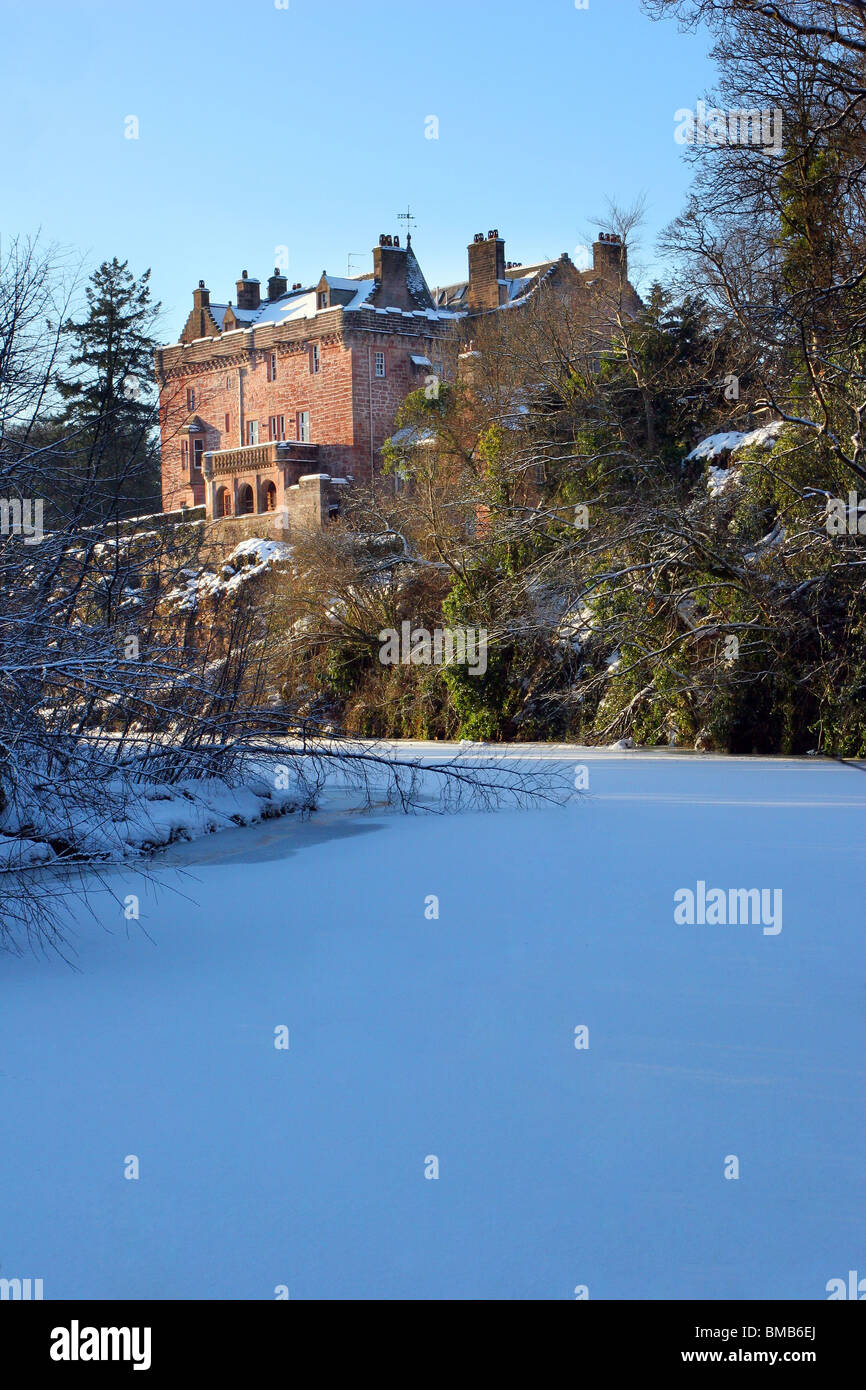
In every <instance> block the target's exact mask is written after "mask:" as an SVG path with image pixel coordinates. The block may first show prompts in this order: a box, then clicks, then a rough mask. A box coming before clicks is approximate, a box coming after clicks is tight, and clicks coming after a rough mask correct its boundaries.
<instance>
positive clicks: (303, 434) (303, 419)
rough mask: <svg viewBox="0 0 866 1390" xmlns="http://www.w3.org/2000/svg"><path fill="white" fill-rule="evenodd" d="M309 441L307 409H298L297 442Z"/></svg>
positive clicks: (305, 442)
mask: <svg viewBox="0 0 866 1390" xmlns="http://www.w3.org/2000/svg"><path fill="white" fill-rule="evenodd" d="M309 442H310V412H309V410H299V411H298V443H299V444H309Z"/></svg>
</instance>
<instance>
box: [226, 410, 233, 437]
mask: <svg viewBox="0 0 866 1390" xmlns="http://www.w3.org/2000/svg"><path fill="white" fill-rule="evenodd" d="M231 427H232V417H231V416H230V415H229V413H228V411H226V430H225V432H226V434H228V432H229V430H230V429H231Z"/></svg>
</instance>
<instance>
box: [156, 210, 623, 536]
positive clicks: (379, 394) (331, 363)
mask: <svg viewBox="0 0 866 1390" xmlns="http://www.w3.org/2000/svg"><path fill="white" fill-rule="evenodd" d="M624 270H625V248H624V247H623V246H622V245H621V243H620V242H619V240H618V239H617V238H616V237H613V236H606V235H604V234H602V235H601V236H600V238H599V239H598V241H596V242H595V244H594V245H593V268H592V270H590V271H580V270H578V269H577V268H576V267H575V265H574V264H573V262H572V261H571V260H570V258H569V257H568V256H567V255H565V254H563V255H562V256H561V257H560V258H559V260H557V261H545V262H540V263H537V264H534V265H523V266H522V265H516V264H514V263H511V262H508V263H506V260H505V242H504V240H503V239H502V238H501V237H500V236H499V233H498V232H495V231H494V232H488V234H487V236H486V237H485V236H484V235H483V234H479V235H477V236H476V237H475V239H474V241H473V242H472V243H471V244H470V246H469V278H468V280H466V281H462V282H460V283H459V284H455V285H451V286H448V287H447V288H445V289H437V290H434V291H432V292H431V291H430V289H429V288H428V285H427V282H426V280H425V279H424V275H423V273H422V271H421V267H420V265H419V264H418V261H417V259H416V257H415V253H414V251H413V250H412V245H411V238H410V237H407V244H406V246H405V247H402V246H401V245H400V241H399V238H398V237H390V236H381V237H380V238H379V245H378V246H377V247H375V249H374V251H373V270H372V273H370V274H367V275H361V276H358V277H357V278H354V279H351V278H345V277H342V276H334V275H328V274H327V273H323V274H322V277H321V279H320V280H319V281H318V283H317V284H315V285H307V286H303V285H301V284H294V285H292V287H291V288H289V285H288V281H287V279H286V277H285V276H283V275H281V274H279V272H278V271H276V270H275V271H274V274H273V275H272V276H271V277H270V279H269V280H268V293H267V298H266V299H262V298H261V287H260V283H259V281H258V280H256V279H252V278H250V277H249V276H248V275H247V272H246V271H244V272H243V275H242V277H241V279H240V280H238V282H237V300H236V303H234V304H231V303H228V304H212V303H211V299H210V291H209V290H207V289H206V288H205V284H204V281H203V280H200V281H199V287H198V289H197V290H195V291H194V292H193V308H192V312H191V313H190V315H189V318H188V319H187V321H186V324H185V325H184V329H183V332H182V333H181V335H180V341H179V342H178V343H176V344H174V345H172V346H169V347H164V348H161V349H160V350H159V351H158V353H157V354H156V370H157V378H158V381H159V387H160V407H161V408H160V420H161V433H162V500H163V508H164V510H165V511H174V510H176V509H177V508H181V507H192V506H201V505H202V504H203V505H204V506H205V508H206V514H207V516H208V518H210V519H217V518H220V517H235V516H245V515H250V514H255V513H276V514H277V515H276V516H274V517H273V518H271V520H272V521H274V522H277V521H278V519H279V520H281V522H282V525H283V527H285V528H287V529H290V528H291V526H292V525H293V524H299V525H321V524H322V523H323V522H325V521H327V519H328V517H329V516H333V515H335V514H336V513H338V512H339V510H340V499H341V492H342V489H344V488H345V487H346V486H347V484H348V483H350V482H351V481H353V480H358V481H369V480H371V479H372V478H373V477H374V476H375V475H376V473H377V467H378V458H379V451H380V449H381V447H382V444H383V443H384V441H385V440H386V439H387V438H388V437H389V435H390V434H391V433H392V431H393V425H394V416H395V413H396V411H397V408H398V406H399V405H400V402H401V401H402V400H403V399H404V398H405V397H406V396H407V395H408V394H409V392H410V391H413V390H415V389H416V388H418V387H419V386H424V385H425V383H426V381H427V378H428V376H430V375H436V376H439V377H444V378H445V379H447V378H448V376H449V375H450V374H452V373H453V372H454V371H455V370H456V365H457V360H458V354H459V352H460V349H461V346H462V345H464V344H465V340H466V338H467V336H469V333H470V332H471V324H472V321H473V319H475V318H476V317H477V316H478V315H480V314H485V313H491V312H500V311H507V310H512V309H513V310H516V311H519V307H520V305H521V304H524V303H526V301H527V298H528V297H529V296H531V295H532V294H534V293H535V292H536V291H537V290H538V287H539V286H540V285H541V284H542V283H551V284H560V285H564V286H565V287H566V288H568V287H569V286H571V285H573V286H574V287H575V289H577V287H578V286H580V287H585V286H587V285H589V286H591V285H592V284H593V282H594V281H595V280H597V279H598V277H600V276H601V277H608V278H611V277H614V276H616V277H619V276H620V274H621V273H623V272H624ZM628 289H629V292H630V294H632V295H633V294H634V291H632V290H631V287H630V286H629V287H628ZM634 298H635V301H636V300H637V296H636V295H635V296H634ZM638 302H639V301H638Z"/></svg>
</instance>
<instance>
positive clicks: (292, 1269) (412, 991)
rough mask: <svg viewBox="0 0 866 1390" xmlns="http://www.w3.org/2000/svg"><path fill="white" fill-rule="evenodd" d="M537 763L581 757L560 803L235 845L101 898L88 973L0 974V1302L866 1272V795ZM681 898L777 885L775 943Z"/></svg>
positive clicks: (253, 834) (806, 1282)
mask: <svg viewBox="0 0 866 1390" xmlns="http://www.w3.org/2000/svg"><path fill="white" fill-rule="evenodd" d="M422 751H423V750H422ZM428 751H429V750H428ZM528 751H529V750H525V749H524V750H512V754H513V755H516V754H519V753H521V752H522V753H523V755H524V756H525V755H526V754H527V752H528ZM531 751H532V756H537V757H538V758H539V759H544V760H551V761H554V762H555V761H557V760H559V761H560V762H561V763H562V764H563V765H564V766H565V767H566V768H567V769H568V770H569V773H570V772H571V768H572V766H575V765H583V766H585V767H586V769H587V771H588V778H589V787H588V791H587V792H586V793H585V794H584V795H583V797H582V799H581V800H579V801H578V802H575V803H574V804H571V805H569V806H567V807H564V808H550V809H541V810H531V811H504V812H498V813H486V814H485V813H481V812H472V813H465V814H460V815H457V816H452V817H434V816H416V817H410V818H403V817H401V816H400V815H399V814H397V813H396V812H390V811H389V812H387V813H385V812H378V813H376V812H374V813H373V814H372V815H369V816H365V817H361V816H356V815H352V814H350V813H348V812H347V811H345V810H340V809H337V808H336V807H334V808H332V809H330V810H325V811H323V812H322V813H321V814H319V815H317V816H316V817H314V818H313V820H312V821H309V822H306V823H302V822H300V821H298V820H297V818H296V817H292V816H290V817H288V818H285V819H282V820H276V821H270V822H266V823H263V824H260V825H256V826H249V827H246V828H244V829H237V830H228V831H225V832H223V833H221V834H217V835H212V836H208V837H207V838H205V839H201V840H198V841H196V842H194V843H192V844H187V845H178V846H175V847H173V848H172V849H171V850H169V851H168V852H167V854H166V856H165V857H164V859H163V861H162V867H161V869H160V873H159V878H160V888H159V890H158V892H156V893H155V892H154V890H153V888H152V887H151V886H149V885H148V884H147V883H146V881H145V880H144V879H143V878H142V876H141V875H140V873H139V872H138V870H137V869H136V868H135V867H134V866H130V867H129V869H126V870H121V871H118V872H116V873H114V875H113V877H112V880H111V882H112V887H113V889H114V893H115V894H116V895H117V896H116V898H113V897H112V896H111V895H110V894H109V893H108V892H107V891H99V890H98V891H97V893H96V896H95V897H94V900H93V906H94V910H95V912H96V916H97V919H98V920H96V921H94V920H92V919H89V918H88V917H87V916H86V914H84V913H82V914H81V915H80V924H79V927H78V930H77V936H76V944H77V949H78V957H77V965H78V970H77V971H73V970H71V969H70V968H69V967H68V966H66V965H64V964H63V963H62V962H61V961H59V960H49V961H45V960H38V959H34V958H32V957H22V958H0V975H2V997H3V1048H2V1057H0V1114H2V1117H3V1118H2V1143H0V1192H2V1207H0V1277H3V1278H9V1279H11V1278H14V1277H20V1278H42V1279H43V1280H44V1293H45V1297H46V1298H77V1297H82V1298H152V1299H166V1298H168V1299H177V1298H244V1299H269V1298H273V1297H274V1296H275V1290H276V1289H277V1288H278V1287H279V1286H286V1287H287V1288H288V1290H289V1292H290V1296H291V1297H292V1298H293V1299H299V1298H323V1299H343V1298H362V1299H383V1298H397V1299H401V1298H410V1299H439V1298H482V1299H491V1298H493V1299H527V1298H530V1299H535V1298H542V1299H569V1298H573V1297H574V1296H575V1293H574V1291H575V1288H576V1287H578V1286H581V1285H585V1286H587V1288H588V1291H589V1296H590V1298H615V1299H628V1298H644V1297H649V1298H703V1299H721V1298H761V1299H773V1298H798V1299H823V1298H826V1297H827V1293H826V1292H825V1286H826V1284H827V1281H828V1280H830V1279H832V1278H837V1277H839V1278H843V1279H845V1278H847V1272H848V1270H849V1269H855V1268H856V1269H859V1270H860V1271H861V1274H862V1273H866V1215H864V1214H866V1200H864V1198H866V1176H864V1165H863V1162H862V1139H863V1091H862V1071H863V1055H864V1042H866V1036H864V1035H866V1015H864V1007H863V1006H864V997H866V994H864V990H866V979H864V949H863V941H864V913H863V905H862V904H863V881H864V857H866V836H864V811H866V776H864V775H863V772H862V771H860V770H857V769H854V768H849V767H844V766H841V765H837V764H832V763H824V762H818V761H810V760H803V761H783V760H769V759H760V760H759V759H754V760H751V759H723V758H712V757H702V758H695V757H686V756H682V755H677V754H670V755H666V754H649V753H639V752H638V753H635V752H621V753H617V752H589V751H587V752H582V751H578V750H574V749H569V750H562V749H551V748H545V749H536V750H531ZM435 752H436V754H437V756H438V755H439V754H440V753H441V750H440V749H437V750H435ZM579 780H580V779H579ZM698 882H703V883H705V884H706V885H707V888H708V890H709V888H711V887H721V888H724V889H725V890H728V889H731V888H733V889H736V888H740V887H743V888H751V887H758V888H768V889H773V890H775V889H780V890H782V894H783V916H782V929H781V930H780V931H778V932H776V933H775V934H772V932H768V931H766V930H765V929H764V926H762V925H761V924H760V923H758V924H750V925H734V926H717V925H693V926H688V925H680V924H678V923H677V922H675V920H674V894H675V893H676V892H677V890H678V889H685V888H690V889H692V890H693V891H697V884H698ZM133 894H135V895H138V896H139V897H140V899H141V922H140V924H139V923H136V922H135V921H129V922H127V921H126V920H125V919H124V916H123V908H122V903H123V901H124V899H126V898H128V896H129V895H133ZM431 895H435V896H436V897H438V900H439V906H438V913H439V915H438V918H435V917H432V916H429V915H427V916H425V910H426V912H427V913H428V914H429V913H431V912H432V910H433V909H432V906H430V904H429V898H430V897H431ZM281 1026H284V1027H285V1028H287V1029H288V1030H289V1033H288V1038H289V1047H288V1048H287V1049H278V1048H277V1047H275V1045H274V1043H275V1036H276V1035H275V1030H276V1029H279V1028H280V1027H281ZM581 1026H585V1027H586V1028H588V1030H589V1033H588V1041H589V1046H588V1047H586V1048H579V1047H576V1046H575V1041H576V1040H577V1041H580V1040H581V1038H582V1035H581V1034H577V1035H576V1033H575V1030H576V1029H577V1028H580V1027H581ZM132 1155H135V1156H137V1159H138V1162H139V1165H140V1176H139V1177H138V1179H137V1180H135V1179H128V1178H126V1177H125V1176H124V1169H125V1166H129V1157H130V1156H132ZM434 1156H435V1157H436V1159H438V1167H439V1176H438V1179H433V1178H426V1177H425V1168H426V1170H427V1171H428V1172H429V1171H432V1169H433V1166H434V1165H433V1163H432V1158H433V1157H434ZM732 1156H735V1157H736V1158H737V1159H738V1162H739V1177H738V1178H736V1179H730V1180H729V1179H726V1177H725V1168H726V1166H727V1168H728V1170H729V1171H731V1170H732V1168H733V1165H732V1162H731V1157H732Z"/></svg>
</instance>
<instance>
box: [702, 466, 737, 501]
mask: <svg viewBox="0 0 866 1390" xmlns="http://www.w3.org/2000/svg"><path fill="white" fill-rule="evenodd" d="M739 481H740V470H739V468H717V467H716V466H715V465H714V464H712V463H711V464H710V466H709V468H708V469H707V492H708V493H709V494H710V496H711V497H721V496H722V495H723V494H724V493H726V492H729V491H730V490H731V489H732V488H734V487H736V485H737V483H738V482H739Z"/></svg>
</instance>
